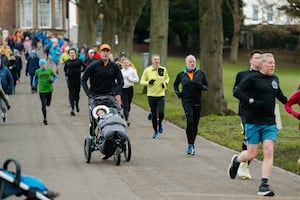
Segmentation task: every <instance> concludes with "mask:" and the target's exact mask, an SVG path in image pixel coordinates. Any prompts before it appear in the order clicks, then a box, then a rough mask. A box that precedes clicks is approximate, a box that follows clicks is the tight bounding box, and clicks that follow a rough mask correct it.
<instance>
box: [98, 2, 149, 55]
mask: <svg viewBox="0 0 300 200" xmlns="http://www.w3.org/2000/svg"><path fill="white" fill-rule="evenodd" d="M146 2H147V0H103V13H104V21H103V34H102V41H103V42H105V43H109V44H111V45H112V46H113V50H114V51H115V52H119V51H125V52H126V54H127V56H129V57H130V56H131V54H132V45H133V36H134V29H135V25H136V23H137V21H138V19H139V17H140V15H141V13H142V10H143V7H144V6H145V5H146ZM116 39H117V41H118V42H116Z"/></svg>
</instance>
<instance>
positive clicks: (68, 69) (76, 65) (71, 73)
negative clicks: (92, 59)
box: [64, 58, 85, 79]
mask: <svg viewBox="0 0 300 200" xmlns="http://www.w3.org/2000/svg"><path fill="white" fill-rule="evenodd" d="M84 67H85V66H84V63H83V62H82V60H80V59H78V58H76V59H73V60H71V59H68V60H67V61H66V62H65V66H64V72H65V76H67V77H68V78H69V79H78V78H80V75H81V71H82V69H84Z"/></svg>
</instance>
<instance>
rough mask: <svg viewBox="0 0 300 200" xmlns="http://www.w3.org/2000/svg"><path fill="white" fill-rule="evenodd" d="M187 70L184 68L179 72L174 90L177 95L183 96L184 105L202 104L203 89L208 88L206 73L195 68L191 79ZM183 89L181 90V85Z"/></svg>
mask: <svg viewBox="0 0 300 200" xmlns="http://www.w3.org/2000/svg"><path fill="white" fill-rule="evenodd" d="M187 73H188V72H187V70H186V69H185V70H183V71H181V72H179V73H178V74H177V77H176V79H175V81H174V84H173V86H174V91H175V93H176V94H177V96H179V97H181V98H182V104H183V105H197V104H201V97H202V90H208V83H207V79H206V75H205V73H204V72H203V71H201V70H200V69H196V70H195V74H194V76H193V80H190V78H189V76H188V74H187ZM180 84H181V86H182V91H181V92H180V91H179V85H180Z"/></svg>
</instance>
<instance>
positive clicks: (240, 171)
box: [238, 162, 251, 179]
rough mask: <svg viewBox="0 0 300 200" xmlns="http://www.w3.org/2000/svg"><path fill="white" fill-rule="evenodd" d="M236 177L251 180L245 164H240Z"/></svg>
mask: <svg viewBox="0 0 300 200" xmlns="http://www.w3.org/2000/svg"><path fill="white" fill-rule="evenodd" d="M238 176H239V177H240V178H241V179H251V175H250V172H249V167H248V163H247V162H241V163H240V167H239V169H238Z"/></svg>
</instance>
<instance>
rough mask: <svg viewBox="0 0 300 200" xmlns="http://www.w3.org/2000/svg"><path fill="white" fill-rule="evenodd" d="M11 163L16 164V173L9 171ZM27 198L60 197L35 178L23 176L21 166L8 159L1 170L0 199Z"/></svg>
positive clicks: (38, 199)
mask: <svg viewBox="0 0 300 200" xmlns="http://www.w3.org/2000/svg"><path fill="white" fill-rule="evenodd" d="M10 163H14V164H15V172H11V171H9V170H8V165H9V164H10ZM14 195H15V196H20V197H21V196H23V195H24V196H25V197H26V199H27V200H50V199H54V198H55V197H57V196H58V195H59V193H58V192H55V191H51V190H48V189H47V188H46V186H45V184H44V183H43V182H42V181H41V180H39V179H37V178H35V177H33V176H27V175H21V166H20V164H19V162H18V161H16V160H14V159H7V160H6V161H5V162H4V164H3V168H0V199H6V198H8V197H11V196H14Z"/></svg>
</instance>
